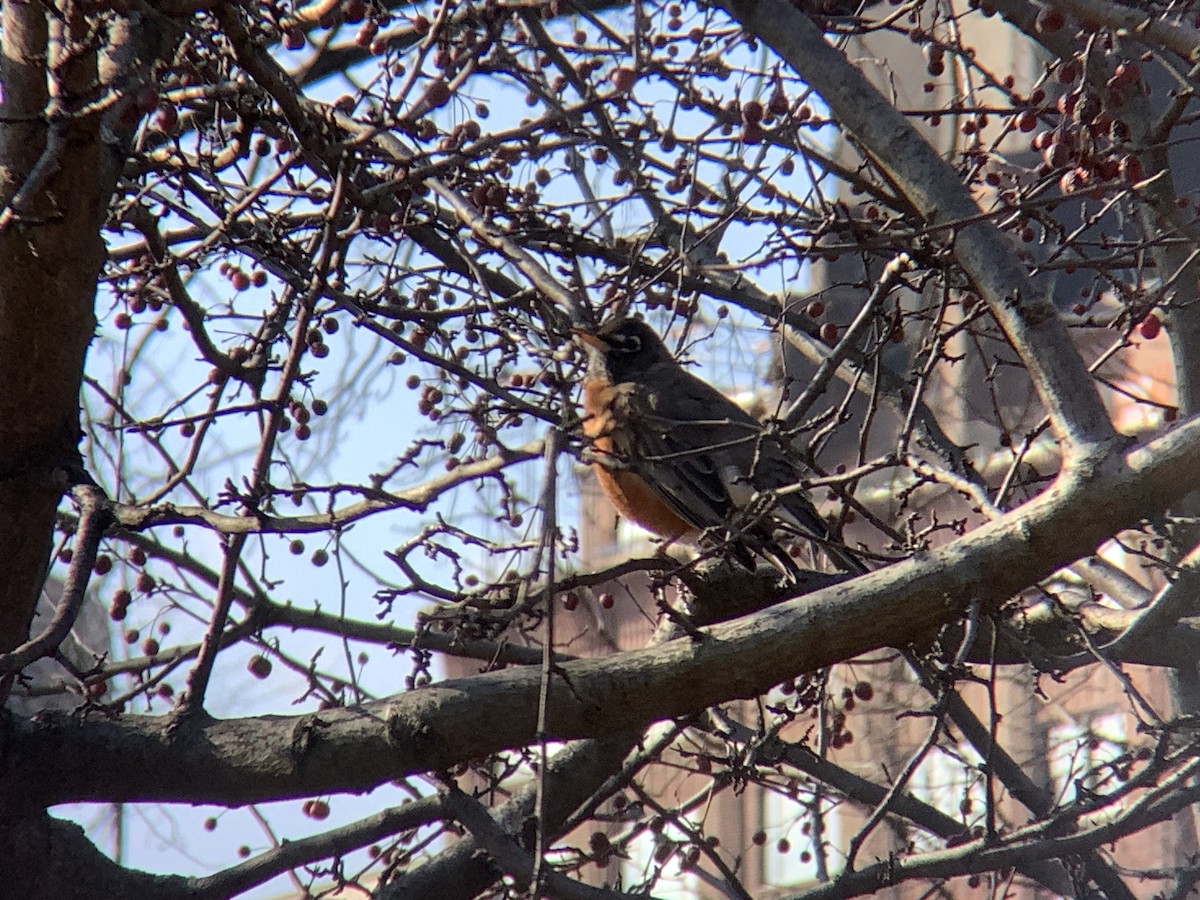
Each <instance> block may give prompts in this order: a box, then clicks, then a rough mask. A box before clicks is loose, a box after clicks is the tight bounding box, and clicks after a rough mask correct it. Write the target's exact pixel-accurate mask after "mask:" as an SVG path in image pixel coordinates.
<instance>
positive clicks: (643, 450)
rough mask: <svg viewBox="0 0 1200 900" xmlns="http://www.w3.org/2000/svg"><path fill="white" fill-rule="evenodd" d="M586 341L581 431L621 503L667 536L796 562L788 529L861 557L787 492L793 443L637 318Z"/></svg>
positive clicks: (779, 564) (850, 561)
mask: <svg viewBox="0 0 1200 900" xmlns="http://www.w3.org/2000/svg"><path fill="white" fill-rule="evenodd" d="M575 334H576V337H577V338H578V340H579V341H581V342H582V343H583V344H584V345H585V346H586V348H587V351H588V367H587V374H586V377H585V379H584V384H583V406H584V412H585V417H584V421H583V430H584V434H585V436H586V437H587V438H588V439H589V441H590V444H591V449H592V451H593V452H594V453H595V454H596V455H597V456H598V457H599V458H598V459H597V460H596V462H595V463H594V464H593V468H594V470H595V473H596V478H597V479H598V481H599V482H600V487H601V488H602V489H603V491H604V493H605V494H606V495H607V496H608V498H609V500H611V501H612V503H613V505H614V506H615V507H616V508H617V511H618V512H619V513H620V514H621V515H622V516H625V517H626V518H628V519H631V520H633V521H634V522H637V523H638V524H639V525H641V526H642V527H643V528H646V529H649V530H650V531H652V532H654V533H656V534H658V535H660V536H662V537H664V538H667V539H668V540H671V541H684V542H687V543H693V544H695V543H704V542H706V541H712V539H713V538H716V537H719V536H720V535H722V534H724V535H726V536H728V538H729V546H730V548H731V549H732V550H733V551H734V553H735V555H736V556H737V557H738V558H740V559H741V560H742V561H743V562H746V561H750V562H751V564H752V556H751V553H752V552H753V553H757V554H759V555H761V556H763V557H764V558H766V559H767V560H769V561H770V562H771V563H772V564H773V565H775V567H776V568H778V569H780V570H781V571H782V572H784V573H785V574H787V575H789V576H793V577H794V576H795V575H796V573H797V572H798V570H797V568H796V565H795V563H794V562H793V561H792V558H791V556H790V555H789V554H788V552H787V550H786V549H785V548H783V547H781V546H780V544H779V542H778V535H779V534H780V533H782V532H786V533H790V534H791V535H794V536H799V537H802V538H807V539H809V540H811V541H813V542H815V543H818V544H820V545H821V546H822V547H823V548H824V549H825V551H826V553H827V554H828V555H829V556H830V557H831V558H833V559H834V560H835V561H836V562H837V563H838V564H839V565H840V566H841V567H842V568H843V569H845V570H846V571H850V572H856V573H859V572H865V571H867V569H866V567H865V566H863V564H862V562H861V561H860V560H858V559H857V558H856V557H854V556H853V555H852V554H850V553H848V552H846V551H845V550H844V549H842V548H840V547H838V546H836V545H831V544H830V543H829V541H830V538H831V535H830V531H829V526H828V525H827V523H826V522H825V520H824V519H823V518H822V517H821V516H820V514H818V513H817V511H816V509H815V508H814V507H813V505H812V503H811V502H810V501H809V499H808V498H807V497H806V496H804V495H803V494H802V493H799V492H796V491H792V492H789V493H786V494H782V495H776V494H775V493H774V492H775V491H779V490H781V489H783V488H786V487H789V486H791V485H795V484H796V483H797V481H799V479H800V467H799V465H798V464H797V463H796V461H795V460H794V459H793V458H792V456H791V454H790V453H789V450H788V448H787V445H786V444H785V443H784V442H783V441H782V440H781V439H780V438H779V437H778V436H777V435H774V434H772V433H770V432H769V431H767V429H765V428H764V427H763V425H762V423H760V422H759V421H758V420H756V419H755V418H754V417H753V416H751V415H750V414H749V413H747V412H746V411H745V410H743V409H742V408H741V407H740V406H738V405H737V404H736V403H734V402H733V401H732V400H730V399H729V398H728V397H726V396H725V395H724V394H722V393H721V392H720V391H718V390H717V389H716V388H714V387H712V386H711V385H709V384H707V383H706V382H704V381H702V380H701V379H699V378H697V377H696V376H695V375H693V374H691V373H690V372H688V371H686V370H685V369H684V368H683V367H682V366H680V365H679V363H677V362H676V361H675V359H674V358H673V357H672V356H671V354H670V352H669V351H668V350H667V348H666V347H665V346H664V345H663V342H662V340H661V339H660V338H659V336H658V335H657V334H655V332H654V330H653V329H652V328H651V327H650V326H649V325H647V324H646V323H645V322H643V321H641V320H639V319H614V320H611V321H609V322H608V323H606V324H604V325H602V326H601V327H600V328H598V329H595V330H583V329H576V331H575Z"/></svg>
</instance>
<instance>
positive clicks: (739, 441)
mask: <svg viewBox="0 0 1200 900" xmlns="http://www.w3.org/2000/svg"><path fill="white" fill-rule="evenodd" d="M649 374H650V377H648V378H646V379H645V380H644V381H643V382H642V383H641V384H638V385H633V384H630V385H628V386H623V387H627V390H623V391H622V400H623V406H624V407H625V409H624V410H623V412H624V414H625V415H626V416H627V417H628V424H629V427H628V428H622V429H619V433H620V434H621V435H622V436H623V438H624V441H625V442H626V443H627V445H628V446H621V447H618V448H617V449H618V452H619V453H620V454H621V455H622V456H623V457H624V458H625V459H627V460H629V461H630V464H631V465H633V466H634V467H635V469H636V470H637V471H638V474H639V475H641V476H642V477H643V479H644V480H645V481H646V482H647V483H648V484H649V485H651V486H652V488H653V489H654V490H655V491H656V492H657V494H658V495H659V497H660V498H661V499H662V500H663V501H664V502H665V503H666V504H667V505H668V506H670V507H671V509H672V510H673V511H674V512H675V513H676V514H677V515H679V516H680V517H681V518H683V519H686V520H687V521H688V522H691V523H692V524H693V525H695V526H696V527H698V528H709V527H712V526H718V525H723V524H726V523H728V522H729V520H730V515H731V514H732V513H733V512H735V511H736V510H738V509H740V508H744V507H745V506H746V504H747V503H748V502H749V501H750V499H751V498H752V497H753V496H755V495H756V494H757V493H759V492H762V491H772V490H778V489H780V488H784V487H787V486H788V485H791V484H794V483H795V482H796V481H797V480H798V477H799V473H798V469H797V467H796V466H795V465H794V464H793V463H792V461H791V460H790V459H789V457H788V456H787V454H786V451H785V450H784V448H783V447H782V446H781V445H780V444H779V443H778V441H777V440H775V439H774V438H773V437H772V436H770V435H767V434H766V433H765V432H764V430H763V427H762V425H761V423H759V422H758V421H757V420H756V419H755V418H754V417H753V416H751V415H750V414H749V413H747V412H746V411H745V410H743V409H742V408H741V407H740V406H738V405H737V404H736V403H734V402H733V401H732V400H730V399H729V398H728V397H726V396H725V395H724V394H722V393H721V392H720V391H718V390H716V389H715V388H713V387H712V386H711V385H709V384H706V383H705V382H703V381H701V380H700V379H699V378H696V377H695V376H693V375H691V374H690V373H688V372H685V371H682V370H679V369H676V368H674V367H672V368H671V369H665V368H664V369H663V370H660V371H657V372H651V373H649ZM780 514H782V515H780ZM773 518H782V519H783V520H785V521H789V524H791V525H793V526H794V527H795V528H797V529H798V530H800V531H802V532H803V533H808V534H810V535H813V536H816V537H825V536H827V529H826V527H825V523H824V520H823V519H821V517H820V516H819V515H818V514H817V512H816V510H815V509H813V508H812V504H810V503H809V502H808V500H807V498H805V497H804V496H803V495H801V494H789V495H787V496H786V497H784V498H781V502H780V505H779V507H778V508H777V509H776V511H775V513H774V515H773Z"/></svg>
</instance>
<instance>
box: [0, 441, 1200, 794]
mask: <svg viewBox="0 0 1200 900" xmlns="http://www.w3.org/2000/svg"><path fill="white" fill-rule="evenodd" d="M1198 436H1200V419H1192V420H1189V421H1188V422H1186V423H1183V424H1181V425H1180V426H1178V427H1177V428H1175V429H1174V430H1173V431H1171V432H1170V433H1168V434H1167V435H1165V436H1164V437H1162V438H1159V439H1158V440H1156V441H1154V442H1153V443H1151V444H1150V445H1148V446H1146V447H1144V448H1141V449H1138V450H1134V451H1132V452H1131V453H1129V454H1128V455H1127V456H1126V457H1120V456H1114V457H1110V458H1108V459H1107V460H1105V461H1104V462H1103V464H1102V465H1100V466H1098V467H1096V468H1094V469H1090V470H1085V469H1082V468H1079V467H1076V468H1074V469H1072V470H1070V471H1069V472H1068V473H1065V474H1064V475H1062V476H1060V478H1059V479H1058V481H1057V482H1055V484H1054V485H1053V486H1051V487H1050V488H1048V489H1047V490H1046V491H1045V492H1044V493H1043V494H1042V495H1041V496H1039V497H1038V498H1036V499H1035V500H1032V501H1030V502H1029V503H1027V504H1025V505H1024V506H1021V507H1018V508H1017V509H1015V510H1013V511H1012V512H1010V513H1009V514H1007V515H1005V516H1004V517H1002V518H1000V519H998V520H996V521H994V522H991V523H989V524H987V525H984V526H982V527H981V528H979V529H977V530H976V531H974V532H972V533H970V534H969V535H966V536H965V537H962V538H959V539H958V540H955V541H953V542H951V543H949V544H947V545H945V546H943V547H940V548H938V549H937V550H934V551H931V552H929V553H926V554H922V555H920V556H917V557H914V558H912V559H910V560H907V561H905V562H902V563H897V564H896V565H894V566H891V567H889V568H887V569H885V570H881V571H877V572H873V573H871V574H869V575H866V576H863V577H861V578H858V579H855V580H854V581H853V582H848V583H843V584H838V585H835V586H833V587H829V588H826V589H824V590H821V591H817V592H816V593H814V594H810V595H807V596H804V597H800V598H797V599H795V600H790V601H787V602H785V603H781V604H780V605H778V606H776V607H772V608H770V609H767V610H765V611H763V612H760V613H757V614H754V615H750V616H746V617H743V618H741V619H737V620H735V621H733V622H729V623H727V624H724V625H719V626H716V627H714V628H711V629H709V630H708V631H707V635H708V636H707V637H706V638H705V639H703V640H700V641H699V642H697V641H694V640H691V639H687V640H676V641H672V642H670V643H668V644H666V645H664V646H661V647H654V648H649V649H645V650H635V651H631V652H628V653H622V654H618V655H616V656H613V657H609V658H605V659H587V660H579V661H576V662H571V663H567V664H564V665H563V666H561V667H560V669H559V672H561V680H556V681H555V682H554V684H553V685H552V686H551V690H550V694H549V698H548V703H549V706H548V709H549V713H550V722H551V726H552V727H551V734H550V735H549V736H550V737H552V738H556V739H563V738H574V737H589V736H599V735H604V734H607V733H611V732H612V731H613V730H619V729H626V728H631V727H639V726H642V725H644V724H646V723H649V722H651V721H654V720H656V719H661V718H667V717H672V716H677V715H683V714H687V713H690V712H694V711H696V710H699V709H703V708H704V707H707V706H710V705H712V704H715V703H720V702H724V701H727V700H731V699H735V698H743V697H753V696H756V695H757V694H759V693H762V692H763V691H765V690H767V689H769V688H770V687H771V686H773V685H775V684H778V683H780V682H781V681H784V680H785V679H789V678H794V677H796V676H797V675H799V674H801V673H804V672H813V671H816V670H818V669H820V668H823V667H825V666H828V665H832V664H834V663H836V662H839V661H841V660H844V659H850V658H852V657H854V656H857V655H859V654H862V653H865V652H868V651H870V650H873V649H877V648H880V647H884V646H893V645H896V644H903V643H905V642H908V641H911V640H913V639H914V638H916V637H918V636H919V635H921V634H924V633H927V632H928V631H930V630H931V629H933V628H935V627H937V626H939V625H942V624H945V623H947V622H950V621H953V620H954V619H955V618H957V616H958V615H959V614H960V607H961V605H962V604H964V603H965V598H970V597H980V598H981V599H983V600H984V601H985V602H996V601H999V600H1001V599H1003V598H1005V597H1007V596H1009V595H1010V594H1012V593H1015V592H1017V591H1019V590H1021V589H1023V588H1024V587H1026V586H1028V585H1029V584H1032V583H1035V582H1037V581H1039V580H1040V579H1042V578H1045V577H1046V576H1048V575H1050V574H1051V573H1052V572H1054V571H1055V570H1056V569H1058V568H1060V567H1062V566H1064V565H1067V564H1069V563H1070V562H1071V561H1072V560H1074V559H1077V558H1078V557H1080V556H1083V555H1085V554H1088V553H1091V552H1092V551H1093V549H1094V548H1095V546H1096V545H1097V544H1098V543H1099V542H1101V541H1103V540H1104V539H1105V538H1107V537H1108V536H1110V535H1111V534H1113V533H1114V532H1116V531H1118V530H1120V529H1122V528H1124V527H1127V526H1129V525H1131V524H1133V523H1135V522H1136V521H1138V520H1139V519H1140V518H1142V517H1144V516H1147V515H1153V514H1155V513H1157V512H1158V511H1160V510H1161V509H1163V508H1165V507H1166V506H1167V505H1168V504H1170V503H1171V502H1172V501H1174V500H1176V499H1178V497H1179V496H1180V495H1182V494H1184V493H1186V491H1187V490H1188V487H1189V486H1190V485H1192V484H1194V483H1195V482H1196V480H1197V479H1198V478H1200V458H1198V457H1197V456H1196V454H1195V453H1194V451H1193V448H1194V446H1195V442H1196V440H1197V439H1198ZM651 686H653V689H652V690H651ZM538 690H539V674H538V672H536V671H532V670H529V669H517V670H510V671H502V672H491V673H487V674H483V675H478V676H475V677H472V678H466V679H459V680H454V681H447V682H443V683H440V684H436V685H433V686H431V687H428V688H424V689H421V690H416V691H412V692H410V693H407V694H403V695H401V696H399V697H397V698H395V699H394V700H391V701H381V702H377V703H372V704H367V705H365V706H363V707H361V708H357V709H338V710H327V711H322V712H319V713H313V714H308V715H302V716H293V717H282V718H246V719H239V720H233V721H227V722H212V721H209V722H195V723H190V724H188V725H186V726H185V727H181V728H179V729H177V730H174V731H173V730H171V729H169V728H168V723H167V722H166V721H165V720H163V719H157V718H147V717H138V716H129V717H126V718H123V719H116V720H110V721H84V722H80V721H77V720H75V719H73V718H72V717H67V716H49V717H46V718H44V719H43V720H41V721H40V722H39V723H38V724H36V725H33V724H29V723H21V722H14V721H11V720H9V721H8V722H6V724H5V728H4V731H5V732H6V735H7V737H6V740H5V743H6V744H7V745H8V747H9V748H10V750H9V759H10V765H9V766H8V768H7V770H6V771H5V772H4V773H3V776H2V777H0V801H3V802H5V803H15V804H20V805H25V804H31V803H32V804H37V803H61V802H68V801H71V800H93V799H106V800H109V801H113V800H151V799H153V800H167V799H169V800H175V801H192V802H218V803H243V802H249V801H254V800H267V799H278V798H284V797H297V796H302V795H304V794H308V793H313V792H317V791H329V790H350V791H353V790H363V789H366V788H369V787H372V786H374V785H375V784H378V783H379V782H380V781H383V780H386V779H389V778H396V777H399V776H400V775H404V774H412V773H416V772H424V771H428V770H430V769H438V768H445V767H447V766H450V765H453V764H455V763H457V762H461V761H463V760H466V759H473V758H476V757H478V756H482V755H484V754H486V753H490V752H493V751H496V750H500V749H505V748H511V747H516V746H521V745H523V744H525V743H527V742H528V741H530V740H531V739H532V736H533V734H534V732H535V728H536V710H537V703H536V702H535V701H536V697H537V695H538ZM97 758H104V759H107V760H109V761H110V764H109V766H107V767H106V769H105V771H104V773H103V778H99V777H98V776H99V775H100V774H101V773H98V772H97V771H96V769H95V767H94V766H90V765H88V764H87V760H93V759H97ZM199 769H203V770H204V771H207V772H209V773H210V777H209V778H207V779H206V780H205V781H204V782H203V783H197V782H196V781H195V780H194V779H191V778H190V777H188V775H187V773H189V772H192V771H197V770H199ZM51 773H53V774H51ZM122 773H124V774H122ZM30 785H38V786H39V789H38V790H37V791H30V789H29V786H30Z"/></svg>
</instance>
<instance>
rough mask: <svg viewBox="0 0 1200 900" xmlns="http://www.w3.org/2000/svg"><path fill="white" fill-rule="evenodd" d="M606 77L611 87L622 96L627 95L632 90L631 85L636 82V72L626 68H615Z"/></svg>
mask: <svg viewBox="0 0 1200 900" xmlns="http://www.w3.org/2000/svg"><path fill="white" fill-rule="evenodd" d="M608 77H609V80H610V81H611V82H612V85H613V87H615V88H616V89H617V90H618V91H620V92H621V93H622V94H627V93H629V92H630V91H631V90H633V85H634V84H635V83H636V82H637V72H636V71H635V70H634V69H631V68H629V67H628V66H617V68H615V69H613V70H612V72H611V73H610V74H609V76H608Z"/></svg>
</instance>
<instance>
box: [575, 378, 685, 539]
mask: <svg viewBox="0 0 1200 900" xmlns="http://www.w3.org/2000/svg"><path fill="white" fill-rule="evenodd" d="M616 393H617V392H616V389H615V388H614V387H613V386H612V385H611V384H607V383H604V382H601V381H588V382H587V383H586V384H584V389H583V408H584V412H585V413H586V414H587V415H586V417H585V418H584V420H583V433H584V434H585V435H587V437H589V438H590V439H591V446H592V450H593V451H594V452H595V453H598V454H601V455H604V456H610V457H612V459H613V463H614V467H611V468H610V467H608V466H605V465H604V464H603V463H593V464H592V470H593V471H594V472H595V473H596V480H597V481H598V482H599V483H600V489H601V490H602V491H604V495H605V496H606V497H608V499H609V502H611V503H612V505H613V506H614V507H616V509H617V512H619V513H620V514H621V515H622V516H624V517H625V518H627V519H629V520H631V521H633V522H637V524H639V525H641V526H642V527H643V528H645V529H647V530H649V531H653V532H654V533H655V534H657V535H660V536H662V537H665V538H668V539H670V540H678V539H679V538H681V537H684V536H685V535H687V534H689V532H692V531H694V530H695V529H694V528H693V527H692V526H691V525H690V524H688V523H687V522H686V521H684V520H683V519H681V518H680V517H679V516H677V515H676V514H675V513H674V512H673V511H672V509H671V507H669V506H667V504H666V503H664V502H663V501H662V500H661V499H659V497H658V495H657V494H655V493H654V491H652V490H651V489H650V487H649V486H648V485H647V484H646V482H645V481H643V480H642V478H641V476H639V475H637V474H635V473H634V472H633V471H631V470H630V469H627V468H617V467H616V466H619V465H622V464H626V463H628V462H629V460H622V459H619V458H618V457H617V456H616V452H615V450H616V448H615V446H614V443H613V438H612V433H613V430H614V429H615V428H618V427H620V423H619V422H618V421H617V419H616V418H615V417H614V412H615V409H614V405H613V400H614V399H615V397H616Z"/></svg>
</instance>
